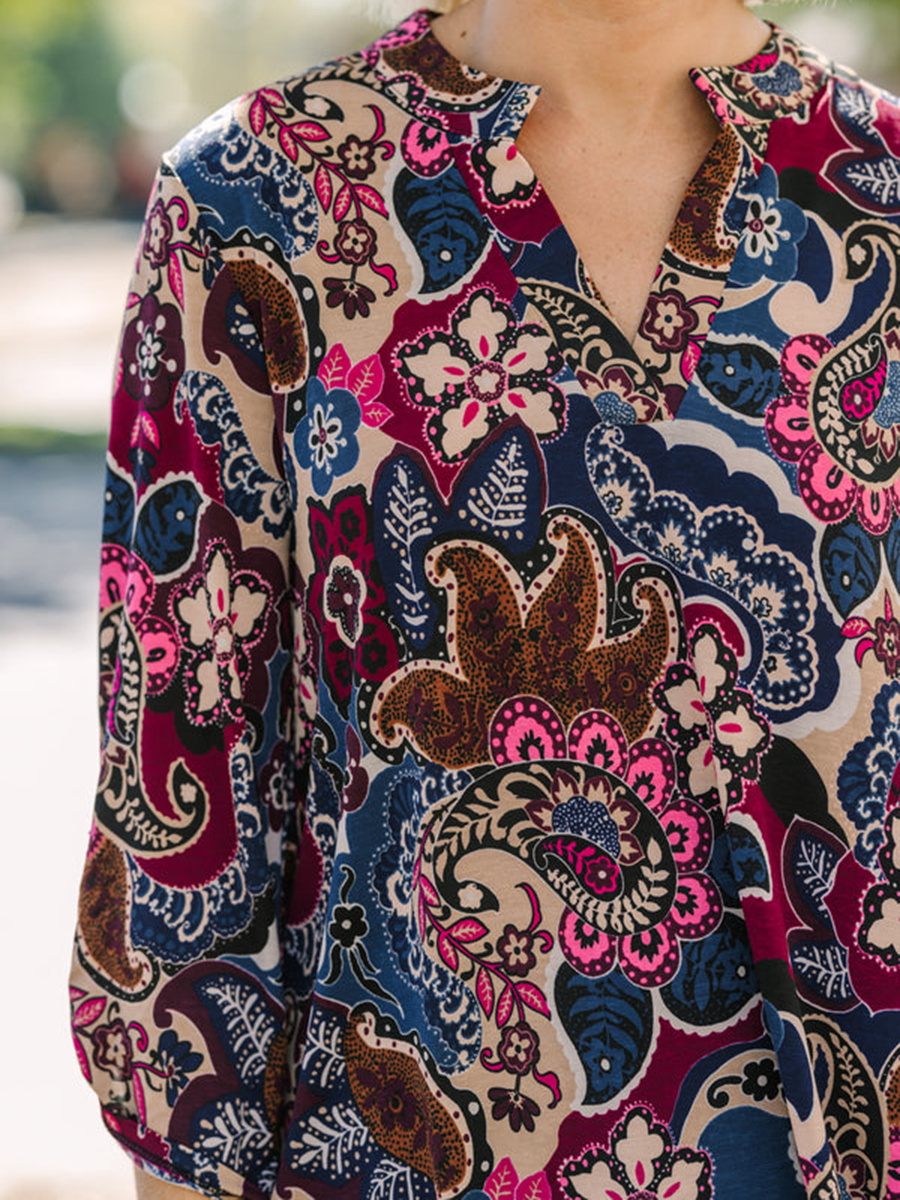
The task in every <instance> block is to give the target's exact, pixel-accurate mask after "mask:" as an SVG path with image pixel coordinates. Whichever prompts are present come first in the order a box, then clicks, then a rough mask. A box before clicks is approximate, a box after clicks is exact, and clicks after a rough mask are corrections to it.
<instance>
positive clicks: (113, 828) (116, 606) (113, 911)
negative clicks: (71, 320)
mask: <svg viewBox="0 0 900 1200" xmlns="http://www.w3.org/2000/svg"><path fill="white" fill-rule="evenodd" d="M176 162H177V159H173V160H172V161H171V162H168V163H164V165H163V167H162V169H161V171H160V174H159V177H158V179H157V184H156V187H155V190H154V193H153V195H152V197H151V200H150V204H149V208H148V215H147V219H146V222H145V225H144V230H143V234H142V238H141V241H140V246H139V251H138V259H137V264H136V272H135V277H134V280H133V283H132V288H131V292H130V294H129V297H128V306H127V311H126V314H125V321H124V328H123V333H122V339H121V351H120V359H119V368H118V372H117V378H116V383H115V393H114V400H113V412H112V425H111V435H110V443H109V452H108V459H107V482H106V494H105V500H106V505H105V519H104V529H103V551H102V567H101V572H102V578H101V599H100V684H101V689H100V691H101V705H100V708H101V722H102V763H101V774H100V783H99V787H98V791H97V799H96V806H95V812H94V822H93V825H92V828H91V835H90V844H89V850H88V855H87V863H86V866H85V871H84V876H83V880H82V886H81V893H80V901H79V914H78V930H77V938H76V948H75V956H74V965H73V972H72V979H71V992H70V995H71V1001H72V1014H73V1037H74V1041H75V1046H76V1052H77V1055H78V1059H79V1063H80V1066H81V1070H82V1073H83V1074H84V1075H85V1077H86V1078H87V1079H88V1080H89V1082H90V1083H91V1084H92V1086H93V1087H94V1089H95V1091H96V1093H97V1095H98V1097H99V1099H100V1102H101V1105H102V1110H103V1115H104V1119H105V1122H106V1124H107V1126H108V1127H109V1129H110V1130H111V1132H112V1133H113V1134H114V1135H115V1136H116V1137H117V1138H118V1139H119V1140H120V1142H121V1143H122V1144H123V1146H124V1147H125V1148H126V1149H127V1151H128V1152H129V1153H130V1154H131V1155H132V1156H133V1157H134V1158H135V1160H136V1161H137V1162H138V1164H139V1165H141V1166H143V1167H145V1168H146V1169H148V1170H150V1171H152V1172H153V1173H155V1174H158V1175H160V1176H161V1177H163V1178H169V1179H172V1180H175V1181H177V1182H182V1183H186V1184H188V1185H189V1186H192V1187H193V1188H195V1189H197V1190H199V1191H201V1192H203V1193H204V1194H208V1195H230V1194H236V1195H242V1196H247V1197H257V1196H263V1195H269V1194H270V1191H271V1185H272V1181H273V1179H274V1173H275V1170H276V1167H277V1162H278V1158H279V1140H280V1133H279V1130H280V1127H281V1124H282V1111H281V1110H282V1106H283V1103H284V1093H285V1060H286V1046H287V1044H288V1041H289V1039H290V1037H291V1035H292V1032H293V1028H294V1025H292V1022H293V1023H294V1024H295V1023H296V1020H297V1019H298V1008H299V1005H298V1001H297V994H298V987H297V986H294V987H291V986H289V985H288V986H286V984H285V980H284V973H283V969H282V962H283V954H282V944H283V939H284V928H285V922H286V919H287V918H286V915H285V913H284V909H285V903H284V901H283V897H284V896H285V894H287V893H286V888H285V880H286V879H289V878H290V876H291V872H292V870H293V864H294V863H295V861H296V857H297V847H298V840H299V839H298V835H297V825H298V820H299V819H300V816H299V814H300V813H301V812H302V795H303V786H302V780H303V777H304V767H305V756H304V746H305V744H306V742H305V726H304V717H303V714H302V712H299V713H298V712H296V711H295V706H294V699H293V698H294V696H295V694H296V688H295V686H294V678H295V669H294V663H295V658H296V655H295V647H296V644H297V642H298V636H297V635H295V633H294V624H295V621H294V617H295V608H296V605H297V599H298V597H297V591H296V587H295V585H294V583H293V582H292V545H293V525H292V505H291V504H290V502H289V486H288V484H287V483H286V481H285V478H284V471H283V456H282V451H281V433H280V431H281V428H282V417H283V408H284V402H285V394H286V391H287V390H288V389H287V388H281V390H279V389H278V387H277V386H276V387H273V385H272V381H271V377H272V374H273V369H272V368H273V363H274V359H273V357H272V355H273V353H276V354H280V357H279V359H278V362H277V363H275V364H274V365H275V369H276V373H277V372H280V373H281V377H282V381H283V379H284V376H285V371H286V370H287V372H288V374H289V375H290V374H291V372H293V378H292V379H289V380H288V383H296V382H297V380H298V378H299V375H300V373H301V371H302V364H300V365H298V364H297V363H296V362H294V363H293V364H292V363H291V362H290V361H286V358H285V354H284V348H283V338H282V339H281V341H279V337H278V333H279V330H280V329H281V326H279V324H278V317H277V314H276V315H273V311H274V306H273V304H272V303H271V302H269V303H267V296H266V295H264V294H261V293H262V291H263V289H261V288H260V287H259V286H256V282H257V281H258V275H256V274H254V270H253V263H252V262H251V261H250V259H249V257H248V258H247V259H244V258H243V256H240V258H239V257H238V256H237V255H234V256H233V258H234V261H233V262H229V261H227V260H226V259H225V258H224V257H223V256H222V254H221V239H220V238H219V237H218V236H217V232H218V231H216V230H214V229H212V228H211V224H210V218H209V211H208V209H207V208H205V207H204V206H203V205H202V204H198V203H196V202H195V199H194V198H193V197H192V195H191V194H190V189H189V188H188V187H187V186H186V185H185V183H184V182H183V181H182V179H181V178H180V177H179V174H178V173H177V171H176V167H175V166H173V165H172V164H173V163H176ZM271 290H272V289H271V288H270V292H271ZM269 300H271V297H269ZM273 329H274V333H273ZM273 346H275V350H274V351H273V349H272V347H273ZM289 357H290V356H288V359H289ZM301 628H302V622H301ZM301 640H302V639H301ZM295 982H296V981H295ZM299 990H300V991H301V992H302V990H303V989H302V985H301V986H300V988H299ZM286 993H289V995H288V994H286Z"/></svg>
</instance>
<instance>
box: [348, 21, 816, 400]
mask: <svg viewBox="0 0 900 1200" xmlns="http://www.w3.org/2000/svg"><path fill="white" fill-rule="evenodd" d="M436 15H437V14H435V13H432V12H429V11H428V10H426V9H420V10H418V11H417V12H415V13H413V14H412V15H411V16H410V17H408V18H407V19H406V20H405V21H404V22H402V23H401V24H400V25H399V26H398V27H397V28H396V29H394V30H392V31H390V32H389V33H387V34H386V35H384V37H382V38H380V39H379V40H378V41H376V42H375V43H373V44H372V46H370V47H369V48H368V49H367V50H366V51H365V52H364V56H365V57H366V59H367V60H368V62H369V64H370V66H371V67H372V68H373V70H374V71H375V72H376V74H377V75H378V76H379V78H380V80H381V85H382V87H383V88H384V89H385V90H386V92H387V93H388V95H389V96H390V98H391V99H392V100H393V101H394V102H395V103H397V104H398V105H399V106H400V107H401V108H404V109H406V110H407V111H408V112H409V114H410V116H411V117H412V118H413V119H414V120H416V121H420V122H422V124H423V125H426V126H428V125H431V126H433V127H436V128H438V129H440V130H442V131H443V133H444V134H445V135H446V136H447V137H448V138H449V142H450V144H457V145H458V144H460V143H466V142H469V143H472V144H473V146H474V145H477V144H480V145H482V146H485V145H490V144H494V145H496V144H498V143H499V144H502V143H504V142H506V143H507V144H509V145H514V144H515V142H516V140H517V138H518V135H519V133H520V131H521V129H522V127H523V125H524V123H525V121H526V119H527V117H528V115H529V113H530V112H531V110H532V108H533V106H534V104H535V103H536V101H537V99H538V97H539V96H540V93H541V88H540V85H538V84H527V83H521V82H518V81H515V80H509V79H502V78H499V77H496V76H492V75H489V74H487V73H485V72H482V71H478V70H475V69H474V68H471V67H469V66H467V65H465V64H464V63H462V62H460V61H459V60H458V59H457V58H456V57H455V56H454V55H453V54H452V53H451V51H449V50H448V49H447V48H446V47H445V46H444V45H443V43H442V42H440V41H439V40H438V38H437V37H436V36H435V34H434V31H433V29H432V19H433V18H434V17H435V16H436ZM768 24H769V29H770V36H769V39H768V41H767V42H766V44H765V45H764V46H763V47H762V48H761V49H760V50H759V51H758V52H757V53H756V54H755V55H753V56H752V57H751V58H750V59H748V60H746V61H745V62H742V63H738V64H736V65H725V66H720V67H698V68H694V69H692V70H690V71H689V72H688V75H689V78H690V80H691V82H692V83H693V84H694V86H695V87H696V88H697V89H698V90H699V91H700V92H701V93H702V94H703V96H704V98H705V99H706V101H707V103H708V104H709V106H710V109H711V111H712V112H713V115H714V116H715V117H716V119H717V121H718V122H719V125H720V133H719V135H718V136H717V138H716V140H715V142H714V143H713V146H712V147H711V149H710V151H709V153H708V154H707V155H706V157H705V159H704V161H703V163H701V165H700V167H699V168H698V170H697V172H696V173H695V175H694V176H693V178H692V179H691V181H690V183H689V184H688V187H687V189H686V191H685V196H684V198H683V200H682V204H681V207H680V209H679V212H678V214H677V215H676V219H675V223H674V225H673V228H672V230H670V233H669V236H668V238H667V240H666V246H665V248H664V250H663V256H662V260H661V262H660V263H659V265H658V267H657V270H656V273H655V275H654V278H653V281H652V283H651V287H650V291H649V293H648V296H647V300H646V302H645V305H644V311H643V313H642V317H641V321H640V323H639V326H638V332H637V334H636V336H635V339H634V341H633V342H631V341H629V339H628V338H627V337H626V335H625V334H624V333H623V332H622V330H621V329H620V328H619V326H618V324H617V322H616V320H615V316H614V314H613V313H612V312H611V310H610V308H609V307H608V305H607V304H606V303H605V302H604V301H603V298H602V295H601V293H600V291H599V289H598V288H596V287H595V286H594V285H593V284H592V282H591V281H590V280H589V277H588V274H587V268H586V266H585V264H584V262H583V260H582V259H581V257H580V255H579V253H578V248H577V246H576V244H575V242H574V239H573V238H572V236H571V234H570V232H569V230H568V228H567V227H566V226H565V225H564V223H563V222H562V220H561V219H560V216H559V213H558V212H557V210H556V209H555V207H554V205H553V203H552V201H551V199H550V196H549V194H548V193H547V191H546V189H545V188H544V187H543V186H542V185H541V184H540V181H539V179H538V178H537V176H535V179H536V189H535V190H536V192H538V193H539V194H540V197H541V203H542V204H543V205H544V206H545V209H544V211H545V214H546V220H545V221H542V222H541V224H542V225H544V227H545V228H546V227H552V228H553V229H555V230H556V231H557V238H558V239H559V240H558V243H557V244H558V246H560V247H562V246H565V247H566V249H567V252H568V255H569V257H570V259H571V260H572V262H573V263H576V264H580V267H581V270H580V276H579V278H578V279H577V283H578V288H577V293H575V294H577V296H579V297H580V300H581V302H584V303H587V304H588V305H589V306H590V308H591V310H592V311H593V312H594V313H595V314H598V315H602V320H603V324H604V325H605V326H606V329H607V331H609V333H610V335H611V337H612V340H613V341H614V342H615V357H616V359H617V360H618V361H619V362H621V363H622V364H623V366H627V367H629V368H630V370H631V373H632V375H633V376H634V377H635V378H637V379H639V378H640V377H641V376H643V378H644V380H645V387H644V392H645V393H646V392H647V391H648V390H649V391H652V392H653V393H654V395H653V396H652V397H651V396H649V395H646V394H645V395H643V396H642V397H641V399H642V400H643V401H644V407H643V410H642V412H641V414H640V415H638V417H637V419H638V420H642V421H648V420H665V419H671V418H672V417H674V415H675V412H676V411H677V408H678V405H679V403H680V400H681V398H682V397H683V395H684V394H685V391H686V389H687V387H688V386H689V385H690V380H691V378H692V377H693V374H694V372H695V371H696V368H697V365H698V363H699V362H700V359H701V357H702V352H703V347H704V344H705V340H706V336H707V335H708V333H709V330H710V327H711V324H712V318H713V316H714V314H715V311H716V310H717V308H718V307H719V305H720V304H721V302H722V299H723V296H724V294H725V292H726V290H727V287H728V283H729V278H730V275H731V268H732V266H733V262H734V257H735V253H736V250H737V246H738V243H739V240H740V235H741V233H742V231H743V227H744V217H745V210H746V208H747V205H748V203H749V199H750V193H751V191H752V185H753V182H754V181H755V179H756V178H757V176H758V174H759V171H760V170H761V168H762V165H763V163H764V161H765V157H766V151H767V146H768V136H769V129H770V127H771V124H772V122H773V121H774V120H775V119H776V118H779V117H785V116H790V117H795V118H796V117H797V116H798V115H802V112H801V110H803V109H804V108H805V106H806V104H807V103H808V102H809V100H810V99H811V97H812V95H814V94H815V92H816V91H817V90H818V78H819V76H820V74H821V64H822V60H821V58H820V57H819V56H818V55H817V54H816V52H814V51H811V50H808V49H807V48H806V47H804V46H802V45H801V44H800V43H798V42H796V41H795V40H794V39H793V38H792V37H791V36H790V35H789V34H786V33H784V31H783V30H781V29H779V28H778V27H777V26H775V25H774V24H772V23H771V22H769V23H768ZM817 68H818V69H817ZM726 147H727V148H728V151H729V155H726V157H728V156H730V158H731V159H732V160H735V159H736V162H735V161H732V167H731V172H730V175H729V178H728V180H727V181H726V182H725V183H724V184H722V181H721V180H720V181H719V183H720V191H721V195H720V201H721V202H720V203H717V204H716V205H715V206H714V209H715V211H714V212H712V213H707V218H712V219H707V220H706V221H705V222H704V221H698V222H697V225H696V229H695V233H696V234H697V236H698V237H699V238H700V239H701V240H702V239H703V238H704V237H705V238H706V239H707V240H709V239H711V238H712V239H715V238H718V239H719V242H720V250H721V249H724V250H725V253H724V255H723V256H721V257H720V258H718V259H717V261H715V262H714V263H712V264H710V263H709V262H708V261H706V260H705V259H704V258H703V256H702V255H701V256H700V262H699V263H698V262H697V261H691V258H690V255H687V256H684V255H682V254H681V253H679V242H680V240H682V239H681V237H680V234H679V224H680V223H681V224H682V225H684V222H683V221H682V217H683V216H684V214H685V213H686V212H687V211H688V206H689V204H690V202H691V200H692V197H694V196H695V195H696V192H697V186H698V181H701V180H702V179H703V177H704V173H706V174H707V175H708V174H709V171H710V165H711V163H712V162H713V161H714V160H715V159H716V156H721V152H722V151H723V149H724V148H726ZM522 157H523V160H524V161H527V159H525V156H524V155H523V156H522ZM726 209H727V212H728V221H727V227H726V225H725V211H726ZM688 224H690V222H688ZM683 232H684V230H682V231H681V233H683ZM501 240H502V239H501ZM514 274H516V278H517V281H519V282H520V283H521V284H522V285H527V284H529V283H536V282H538V281H536V280H534V279H525V278H522V279H521V280H520V279H519V275H518V274H517V273H516V272H514ZM682 278H684V279H687V280H689V281H693V282H694V283H695V284H696V285H697V286H696V287H694V288H692V290H691V294H690V295H684V294H681V293H680V292H679V289H678V288H677V286H675V285H676V283H677V282H678V281H679V280H680V279H682ZM573 282H575V281H573ZM525 294H526V295H527V294H528V288H527V287H526V288H525ZM664 304H669V305H672V306H674V308H675V309H678V308H680V309H685V308H686V309H688V310H689V312H690V315H689V316H688V317H687V318H686V320H687V323H688V324H690V325H691V328H690V331H689V333H690V337H689V338H688V343H689V344H686V345H685V346H684V347H681V353H680V354H677V355H676V353H675V351H674V350H672V351H669V350H667V349H666V342H667V339H666V336H665V332H664V330H665V320H666V316H665V314H664V313H662V314H661V313H660V311H659V310H660V308H661V306H663V305H664ZM651 310H652V311H651ZM675 317H676V318H677V317H678V314H677V313H675ZM694 318H696V324H693V321H694ZM654 320H657V321H662V323H663V324H662V325H661V326H660V327H659V328H656V329H655V328H654V325H653V322H654ZM669 340H670V341H671V342H672V344H673V346H675V345H676V344H677V339H675V338H674V336H673V337H672V338H671V339H669ZM561 349H563V353H564V357H567V359H568V356H567V355H566V354H565V348H563V347H561ZM663 360H664V361H663ZM570 366H573V370H575V374H576V377H578V378H579V379H580V381H581V382H584V379H583V375H584V373H583V372H582V373H581V374H579V371H578V370H577V369H575V367H574V365H573V364H572V363H571V362H570ZM586 390H587V391H588V394H589V395H590V388H586ZM591 398H593V397H591Z"/></svg>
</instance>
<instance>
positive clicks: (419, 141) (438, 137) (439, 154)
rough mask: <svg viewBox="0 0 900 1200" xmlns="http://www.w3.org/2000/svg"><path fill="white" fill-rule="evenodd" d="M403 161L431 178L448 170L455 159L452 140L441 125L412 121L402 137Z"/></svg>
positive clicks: (411, 168) (418, 173)
mask: <svg viewBox="0 0 900 1200" xmlns="http://www.w3.org/2000/svg"><path fill="white" fill-rule="evenodd" d="M400 152H401V153H402V155H403V161H404V162H405V163H406V165H407V166H408V167H409V169H410V170H411V171H412V172H413V173H414V174H416V175H419V176H421V177H422V178H425V179H430V178H431V177H432V176H434V175H440V174H441V173H442V172H443V171H446V169H447V167H449V166H450V163H451V162H452V161H453V155H452V153H451V151H450V142H449V140H448V138H447V135H446V133H445V132H444V130H443V129H441V127H440V126H439V125H430V124H426V123H425V122H423V121H410V122H409V124H408V125H407V126H406V128H405V129H404V131H403V137H402V138H401V139H400Z"/></svg>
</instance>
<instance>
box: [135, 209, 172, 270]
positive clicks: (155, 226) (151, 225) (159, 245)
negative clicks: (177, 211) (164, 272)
mask: <svg viewBox="0 0 900 1200" xmlns="http://www.w3.org/2000/svg"><path fill="white" fill-rule="evenodd" d="M172 234H173V229H172V220H171V218H170V217H169V214H168V212H167V211H166V206H165V205H164V204H163V202H162V200H157V201H156V203H155V204H154V205H153V207H152V208H151V210H150V214H149V216H148V217H147V223H146V225H145V228H144V242H143V245H142V247H141V252H142V254H143V255H144V258H146V260H147V261H148V262H149V264H150V266H151V267H162V266H165V264H166V262H167V261H168V258H169V243H170V242H171V240H172Z"/></svg>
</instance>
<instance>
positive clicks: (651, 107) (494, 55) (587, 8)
mask: <svg viewBox="0 0 900 1200" xmlns="http://www.w3.org/2000/svg"><path fill="white" fill-rule="evenodd" d="M434 30H435V34H436V35H437V37H438V38H439V40H440V41H441V42H442V43H443V44H444V45H445V46H446V47H447V49H448V50H450V52H451V53H452V54H454V55H455V56H456V57H457V58H459V59H460V60H461V61H463V62H465V63H468V64H469V65H470V66H472V67H475V68H479V69H481V70H483V71H486V72H488V73H489V74H491V75H496V76H500V77H502V78H506V79H518V80H521V81H523V82H526V83H536V84H540V85H541V88H542V99H543V104H544V105H545V106H552V107H553V108H554V109H555V110H557V111H559V112H561V113H569V114H571V115H573V116H577V117H580V118H585V117H589V116H591V115H594V114H597V113H601V112H602V113H603V114H604V117H605V119H606V120H607V121H610V120H612V121H615V118H616V114H617V113H621V114H622V116H623V119H624V118H625V116H626V115H627V118H628V121H629V123H630V125H631V127H632V128H634V120H635V114H636V113H642V114H643V116H644V118H645V119H646V120H648V121H653V120H656V119H657V116H658V114H661V113H664V112H668V113H669V115H670V117H672V116H675V114H674V113H672V107H671V106H672V105H673V103H674V104H676V105H678V103H679V97H681V98H682V102H683V103H685V104H690V103H693V99H694V98H693V97H692V96H691V93H692V92H693V91H694V89H693V88H691V87H690V86H689V82H688V70H689V69H690V68H691V67H698V66H715V65H721V64H724V63H738V62H742V61H744V60H745V59H747V58H749V57H750V56H751V55H753V54H754V53H755V52H756V51H757V50H758V49H759V48H760V46H762V45H763V43H764V42H765V40H766V37H767V36H768V29H767V27H766V26H765V25H763V23H762V22H761V21H759V20H757V18H756V17H754V16H753V15H752V13H750V12H749V11H748V10H747V9H746V8H745V7H744V4H743V3H742V0H469V2H468V3H467V4H465V5H463V6H462V7H461V8H458V9H456V10H455V11H454V12H452V13H449V14H448V15H447V16H443V17H439V18H437V20H436V21H435V25H434Z"/></svg>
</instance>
